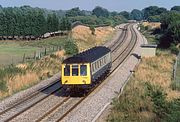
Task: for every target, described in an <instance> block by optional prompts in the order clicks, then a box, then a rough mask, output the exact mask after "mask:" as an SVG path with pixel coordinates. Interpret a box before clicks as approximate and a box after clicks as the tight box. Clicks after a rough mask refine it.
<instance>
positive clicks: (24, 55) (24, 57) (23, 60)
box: [23, 53, 25, 63]
mask: <svg viewBox="0 0 180 122" xmlns="http://www.w3.org/2000/svg"><path fill="white" fill-rule="evenodd" d="M24 62H25V53H24V55H23V63H24Z"/></svg>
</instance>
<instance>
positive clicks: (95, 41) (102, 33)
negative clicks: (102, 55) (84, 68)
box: [72, 25, 114, 51]
mask: <svg viewBox="0 0 180 122" xmlns="http://www.w3.org/2000/svg"><path fill="white" fill-rule="evenodd" d="M113 34H114V29H113V28H112V27H110V26H107V27H98V28H95V34H94V35H92V32H91V30H90V29H89V27H87V26H82V25H79V26H76V27H75V28H74V29H73V30H72V37H73V38H74V39H75V40H76V42H77V45H78V47H79V50H80V51H82V50H84V49H87V48H90V47H93V46H96V45H100V44H103V43H104V42H105V41H107V40H110V38H111V37H112V35H113Z"/></svg>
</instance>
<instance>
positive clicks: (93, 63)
mask: <svg viewBox="0 0 180 122" xmlns="http://www.w3.org/2000/svg"><path fill="white" fill-rule="evenodd" d="M92 72H94V63H93V64H92Z"/></svg>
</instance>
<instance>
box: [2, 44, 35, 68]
mask: <svg viewBox="0 0 180 122" xmlns="http://www.w3.org/2000/svg"><path fill="white" fill-rule="evenodd" d="M37 49H38V48H37V47H30V46H20V44H19V42H15V41H0V57H1V58H0V66H6V65H9V64H14V63H18V62H21V61H22V59H23V55H24V53H25V54H27V55H30V54H32V53H34V51H36V50H37Z"/></svg>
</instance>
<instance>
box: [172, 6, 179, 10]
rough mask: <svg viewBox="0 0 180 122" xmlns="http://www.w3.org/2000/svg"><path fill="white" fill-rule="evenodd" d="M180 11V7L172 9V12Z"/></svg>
mask: <svg viewBox="0 0 180 122" xmlns="http://www.w3.org/2000/svg"><path fill="white" fill-rule="evenodd" d="M173 10H174V11H180V6H174V7H172V8H171V11H173Z"/></svg>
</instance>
